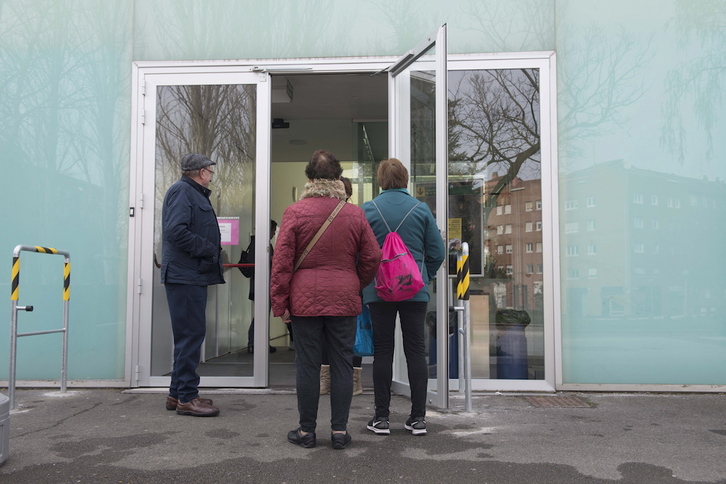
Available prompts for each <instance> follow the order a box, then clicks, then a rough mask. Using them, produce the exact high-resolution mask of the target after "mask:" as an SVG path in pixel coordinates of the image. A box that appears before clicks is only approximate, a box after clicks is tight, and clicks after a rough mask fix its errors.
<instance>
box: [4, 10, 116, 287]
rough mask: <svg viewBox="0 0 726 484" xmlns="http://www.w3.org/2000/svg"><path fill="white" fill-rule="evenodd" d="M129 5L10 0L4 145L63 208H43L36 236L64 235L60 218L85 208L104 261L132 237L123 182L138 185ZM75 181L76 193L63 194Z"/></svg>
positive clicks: (44, 203) (47, 203)
mask: <svg viewBox="0 0 726 484" xmlns="http://www.w3.org/2000/svg"><path fill="white" fill-rule="evenodd" d="M126 8H127V7H126V6H125V5H124V4H123V2H97V3H93V4H92V5H91V4H89V5H87V6H86V7H85V8H83V9H79V8H77V7H71V6H69V5H66V4H65V3H59V2H55V1H52V0H47V1H41V0H38V1H35V2H30V3H28V2H0V18H1V19H2V21H1V22H0V25H1V26H2V28H3V30H2V31H0V45H2V46H3V48H2V49H0V148H2V151H3V153H5V155H6V156H7V159H12V160H14V161H15V162H16V163H19V164H21V165H23V166H24V167H26V168H27V169H28V172H29V173H32V174H33V175H32V176H34V177H35V178H34V182H35V184H36V185H37V186H38V187H40V188H41V189H39V190H37V191H36V192H35V193H34V203H36V204H37V206H38V207H63V208H58V209H57V210H56V211H46V210H40V211H39V213H38V217H39V219H38V220H37V223H36V225H35V228H36V230H37V231H38V234H36V236H37V237H38V238H39V239H40V240H48V241H52V240H55V239H56V238H57V236H58V228H57V227H56V224H58V223H61V224H67V223H68V220H65V219H64V216H65V215H66V213H67V212H73V208H76V207H77V208H76V210H77V211H75V212H74V213H73V219H74V225H77V224H88V226H89V227H94V230H88V231H86V230H84V229H83V226H78V228H79V229H80V230H81V231H82V232H84V233H87V234H90V235H88V237H87V240H86V243H87V244H88V248H89V253H93V254H94V257H98V258H101V259H103V260H111V259H115V258H117V257H119V255H120V252H119V247H123V246H124V245H125V244H126V240H127V236H126V235H127V227H128V219H127V218H126V217H124V214H125V213H126V211H127V210H128V200H127V199H126V198H125V197H123V196H120V194H122V193H124V192H123V191H122V190H119V189H118V188H119V187H120V186H121V187H122V186H125V185H126V184H127V183H128V178H127V177H128V175H127V167H128V140H127V136H128V134H127V131H126V130H125V129H124V128H127V127H128V119H127V117H126V116H127V115H128V109H127V107H126V105H127V103H123V102H121V100H122V94H123V92H124V91H125V90H126V89H127V88H128V85H129V79H130V72H129V70H128V68H127V67H125V65H124V62H120V60H122V59H123V58H124V54H126V53H127V51H126V47H124V46H127V45H129V43H128V40H127V39H128V35H129V33H130V28H129V23H128V20H129V18H130V17H129V16H128V15H127V11H126ZM124 175H125V176H126V178H124ZM71 186H73V187H76V190H77V191H76V192H75V195H74V196H73V197H72V199H67V200H65V199H64V198H59V197H66V196H67V193H68V191H69V190H68V188H69V187H71ZM60 200H65V201H67V203H68V205H66V206H65V207H64V203H59V201H60ZM59 215H60V217H59ZM93 234H95V236H97V237H98V238H99V240H95V239H94V235H93ZM96 274H98V275H99V276H103V275H106V276H108V277H111V279H106V280H105V282H108V283H115V282H116V281H114V280H113V277H114V276H112V275H111V273H108V274H104V272H103V271H97V272H96Z"/></svg>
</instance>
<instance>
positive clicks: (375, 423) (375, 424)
mask: <svg viewBox="0 0 726 484" xmlns="http://www.w3.org/2000/svg"><path fill="white" fill-rule="evenodd" d="M366 428H367V429H368V430H370V431H371V432H374V433H376V434H379V435H388V434H390V433H391V429H390V425H389V424H388V417H373V418H372V419H370V420H369V421H368V425H367V426H366Z"/></svg>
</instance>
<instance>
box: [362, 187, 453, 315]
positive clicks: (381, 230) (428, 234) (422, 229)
mask: <svg viewBox="0 0 726 484" xmlns="http://www.w3.org/2000/svg"><path fill="white" fill-rule="evenodd" d="M374 201H375V202H376V205H378V208H379V209H380V210H381V213H382V214H383V216H384V217H385V219H386V222H388V226H389V227H391V230H396V227H398V224H399V223H401V220H403V217H405V216H406V214H407V213H408V211H409V210H411V207H413V206H414V205H416V203H418V200H416V199H415V198H414V197H412V196H411V195H410V194H409V193H408V190H406V189H405V188H395V189H392V190H383V191H382V192H381V194H380V195H378V196H377V197H376V198H375V199H374ZM361 208H362V209H363V211H364V212H365V214H366V218H367V219H368V223H369V224H370V225H371V228H372V229H373V233H374V234H375V236H376V239H377V240H378V245H379V246H383V241H384V240H385V238H386V235H388V229H387V228H386V224H385V223H384V222H383V220H382V219H381V215H380V214H379V213H378V210H376V207H375V206H374V205H373V202H366V203H364V204H363V206H362V207H361ZM398 235H400V236H401V238H402V239H403V241H404V242H405V243H406V245H407V246H408V250H410V251H411V255H413V258H414V259H416V262H417V263H418V265H419V268H420V269H421V276H422V277H423V280H424V282H425V283H426V285H425V286H424V287H423V289H421V290H420V291H419V292H418V293H417V294H416V295H415V296H414V297H412V298H411V299H407V301H424V302H428V301H429V300H430V299H431V297H430V295H429V289H428V283H429V282H430V281H431V280H432V279H433V278H434V277H436V271H437V270H438V269H439V267H440V266H441V263H442V262H444V258H445V257H446V247H445V245H444V240H443V239H442V238H441V234H440V233H439V228H438V227H437V225H436V220H435V219H434V215H433V214H432V213H431V209H430V208H429V206H428V205H426V204H425V203H421V204H419V205H418V206H417V207H416V208H415V209H414V211H413V212H411V215H409V216H408V218H406V221H405V222H403V225H401V227H400V228H399V229H398ZM372 302H383V299H381V298H380V297H378V295H377V294H376V289H375V280H374V281H373V282H372V283H371V284H369V285H368V286H366V287H365V288H364V289H363V303H364V304H369V303H372Z"/></svg>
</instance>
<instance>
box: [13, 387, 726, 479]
mask: <svg viewBox="0 0 726 484" xmlns="http://www.w3.org/2000/svg"><path fill="white" fill-rule="evenodd" d="M202 396H203V397H207V398H213V399H214V402H215V405H217V406H218V407H219V408H220V409H221V414H220V415H219V416H218V417H213V418H198V417H190V416H180V415H176V412H173V411H167V410H166V409H165V407H164V402H165V394H164V393H163V392H162V391H157V392H156V393H155V392H154V391H153V390H136V389H134V390H126V391H125V390H121V389H69V390H68V391H67V392H66V393H61V392H59V391H58V390H57V389H18V390H16V403H17V409H16V410H12V411H11V412H10V415H9V417H8V420H7V423H8V424H9V427H10V442H9V453H8V458H7V460H6V461H5V463H4V464H3V465H2V466H0V482H1V483H12V484H23V483H32V484H44V483H53V484H55V483H68V484H70V483H94V484H95V483H114V484H120V483H177V482H194V483H220V484H221V483H238V482H244V483H247V482H250V483H328V482H331V483H332V482H360V483H368V482H371V483H389V482H395V483H417V484H422V483H491V484H495V483H496V484H498V483H502V484H508V483H538V484H546V483H553V484H554V483H556V484H568V483H578V484H579V483H603V484H604V483H629V484H630V483H633V484H635V483H637V484H650V483H653V484H656V483H657V484H671V483H686V482H688V483H726V395H723V394H645V393H632V394H631V393H627V394H626V393H570V392H568V393H558V394H555V395H535V394H516V395H515V394H492V393H486V394H479V393H475V394H474V397H473V400H472V402H473V405H472V409H473V411H472V412H466V411H465V404H464V403H465V402H464V400H463V397H462V396H461V395H460V394H455V396H454V399H453V406H452V408H451V409H447V410H437V409H434V408H430V409H429V412H428V415H427V419H426V420H427V424H428V435H426V436H413V435H411V434H410V433H409V432H408V431H406V430H405V429H404V428H403V423H404V421H405V420H406V417H407V411H408V408H409V404H408V400H407V399H406V398H405V397H404V396H398V395H397V396H394V398H393V401H392V408H391V411H392V413H391V429H392V430H391V434H390V435H389V436H381V435H375V434H373V433H371V432H369V431H367V430H366V428H365V426H366V422H367V421H368V419H370V418H371V416H372V413H373V411H372V403H373V395H372V394H371V392H366V393H364V394H363V395H360V396H356V397H354V398H353V405H352V408H351V414H350V421H349V431H350V433H351V435H352V438H353V442H352V443H351V445H350V446H349V448H347V449H345V450H333V449H332V448H331V447H330V430H329V425H328V421H329V418H330V412H329V409H330V405H329V400H328V396H323V397H321V400H320V412H319V416H318V432H317V443H318V445H317V447H315V448H313V449H303V448H301V447H297V446H294V445H292V444H290V443H288V442H287V439H286V435H287V432H288V431H289V430H292V429H294V428H296V427H297V410H296V408H297V402H296V397H295V395H294V393H292V392H289V391H287V392H286V391H267V390H257V391H256V390H240V391H229V390H216V391H213V390H208V391H204V392H202Z"/></svg>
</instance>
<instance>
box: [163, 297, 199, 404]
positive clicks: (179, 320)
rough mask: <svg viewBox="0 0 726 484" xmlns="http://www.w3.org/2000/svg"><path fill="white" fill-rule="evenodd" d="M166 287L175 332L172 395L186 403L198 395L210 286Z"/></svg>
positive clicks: (170, 392)
mask: <svg viewBox="0 0 726 484" xmlns="http://www.w3.org/2000/svg"><path fill="white" fill-rule="evenodd" d="M164 287H165V288H166V300H167V302H168V304H169V314H170V316H171V329H172V332H173V333H174V366H173V367H172V370H171V385H170V386H169V395H170V396H172V397H174V398H178V399H179V401H180V402H181V403H187V402H189V401H191V400H193V399H194V398H196V397H197V396H198V395H199V375H198V374H197V366H199V358H200V356H201V351H202V343H203V342H204V337H205V335H206V332H207V317H206V314H205V313H206V308H207V286H191V285H188V284H166V285H165V286H164Z"/></svg>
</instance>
